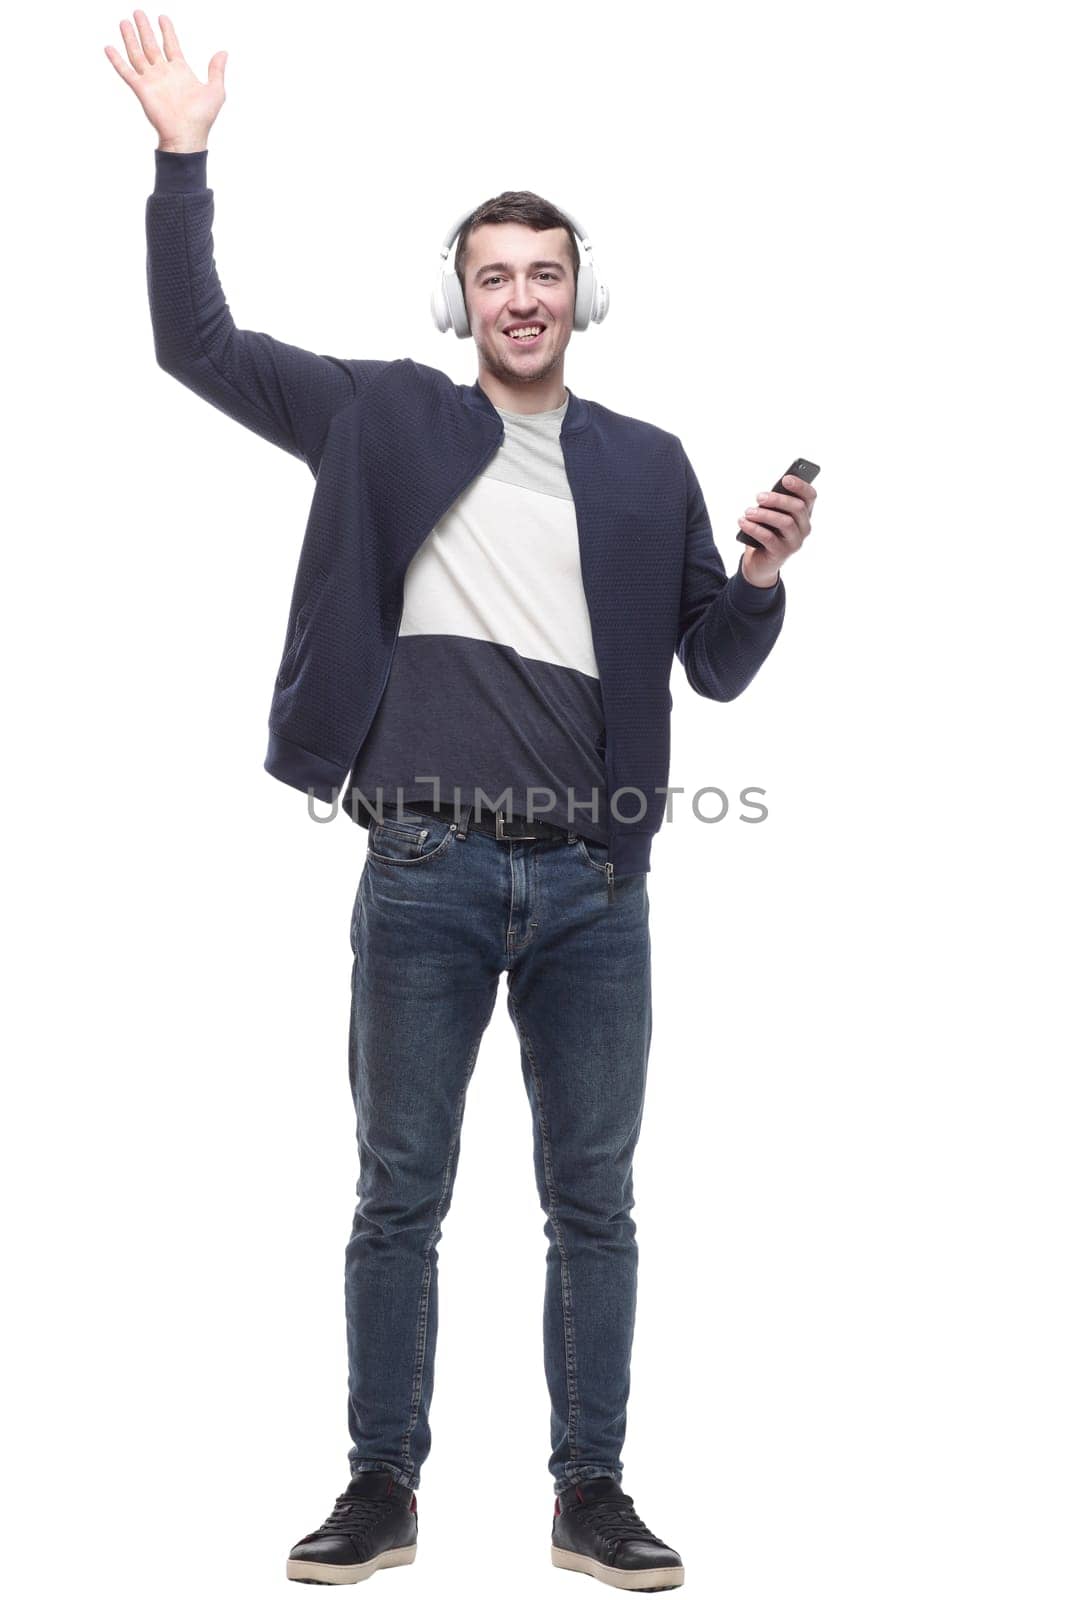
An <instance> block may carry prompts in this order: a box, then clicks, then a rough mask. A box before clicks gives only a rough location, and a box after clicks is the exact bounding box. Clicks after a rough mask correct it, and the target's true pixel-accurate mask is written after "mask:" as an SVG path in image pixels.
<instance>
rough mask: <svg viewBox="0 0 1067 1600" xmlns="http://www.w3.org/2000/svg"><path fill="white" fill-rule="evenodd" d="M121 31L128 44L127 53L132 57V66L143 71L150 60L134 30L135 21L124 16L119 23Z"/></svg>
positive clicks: (124, 41)
mask: <svg viewBox="0 0 1067 1600" xmlns="http://www.w3.org/2000/svg"><path fill="white" fill-rule="evenodd" d="M119 32H120V33H121V34H122V42H123V44H124V45H125V46H126V54H127V55H128V56H129V58H130V65H131V67H132V68H133V70H134V72H139V73H143V72H144V70H145V68H146V67H147V66H148V62H147V60H146V59H145V54H144V51H143V50H142V49H141V42H140V40H139V39H138V37H137V35H136V33H135V32H134V29H133V23H132V22H127V20H126V18H125V17H123V19H122V21H121V22H120V23H119Z"/></svg>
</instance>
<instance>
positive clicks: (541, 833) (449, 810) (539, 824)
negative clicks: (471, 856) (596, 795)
mask: <svg viewBox="0 0 1067 1600" xmlns="http://www.w3.org/2000/svg"><path fill="white" fill-rule="evenodd" d="M389 809H390V810H392V811H395V810H396V807H389ZM404 810H405V811H418V812H420V813H421V814H422V815H423V816H428V817H444V818H447V820H448V821H450V822H457V821H462V818H463V816H464V814H465V813H466V812H468V811H469V812H470V816H469V819H468V821H467V826H468V828H473V829H474V831H475V832H476V833H487V834H489V836H490V838H493V839H569V838H570V836H571V834H577V831H578V830H577V829H576V828H562V827H560V826H559V824H558V823H555V822H545V821H543V820H542V819H541V818H540V817H510V818H509V817H508V816H506V815H505V813H504V812H503V811H489V810H487V809H486V808H485V807H484V806H482V807H479V809H478V811H475V810H474V808H473V806H471V805H470V804H469V803H468V804H465V805H460V806H455V805H434V803H433V801H432V800H405V801H404Z"/></svg>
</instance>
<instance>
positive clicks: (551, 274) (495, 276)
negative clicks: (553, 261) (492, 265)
mask: <svg viewBox="0 0 1067 1600" xmlns="http://www.w3.org/2000/svg"><path fill="white" fill-rule="evenodd" d="M537 276H538V277H539V278H551V279H552V280H553V281H555V280H556V277H557V274H556V273H554V272H550V271H548V270H546V271H544V272H539V273H538V274H537ZM499 280H500V274H499V272H494V273H493V274H492V276H491V277H489V278H483V279H482V287H483V288H484V289H488V287H489V285H490V284H491V283H498V282H499Z"/></svg>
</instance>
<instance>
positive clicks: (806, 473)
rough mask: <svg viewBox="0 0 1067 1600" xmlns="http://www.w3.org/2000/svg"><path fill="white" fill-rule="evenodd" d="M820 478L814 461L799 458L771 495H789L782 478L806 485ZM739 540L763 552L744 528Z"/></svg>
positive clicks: (757, 541)
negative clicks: (796, 480) (798, 481)
mask: <svg viewBox="0 0 1067 1600" xmlns="http://www.w3.org/2000/svg"><path fill="white" fill-rule="evenodd" d="M818 476H819V468H818V467H817V466H816V465H815V463H814V461H805V460H804V457H803V456H798V457H797V459H796V460H795V461H794V462H793V465H792V466H791V467H786V469H785V471H784V472H783V473H782V477H781V478H779V479H778V482H777V483H776V484H775V486H774V488H773V489H772V490H771V493H772V494H788V493H789V490H788V489H787V488H786V487H785V485H784V483H783V482H782V478H803V479H804V482H805V483H813V482H814V481H815V479H816V478H817V477H818ZM737 538H738V539H739V540H740V542H741V543H742V544H749V545H751V546H752V548H753V550H762V549H763V548H764V547H763V545H762V544H761V543H760V541H759V540H758V539H753V537H752V535H751V534H750V533H746V532H745V530H744V529H743V528H740V529H738V532H737Z"/></svg>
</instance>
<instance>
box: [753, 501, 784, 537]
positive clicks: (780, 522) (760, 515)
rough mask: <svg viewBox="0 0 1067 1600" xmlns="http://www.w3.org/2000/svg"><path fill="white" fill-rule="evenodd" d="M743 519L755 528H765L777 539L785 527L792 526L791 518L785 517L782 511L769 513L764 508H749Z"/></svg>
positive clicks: (769, 511)
mask: <svg viewBox="0 0 1067 1600" xmlns="http://www.w3.org/2000/svg"><path fill="white" fill-rule="evenodd" d="M745 517H746V519H748V520H750V521H752V522H754V523H755V524H756V526H757V527H766V528H767V530H768V532H770V533H773V534H776V535H778V537H781V535H782V534H783V533H784V532H785V529H786V528H787V527H792V526H793V519H792V517H790V516H787V515H786V514H785V512H784V511H771V510H769V509H768V508H767V507H766V506H749V508H748V510H747V511H746V512H745Z"/></svg>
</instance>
